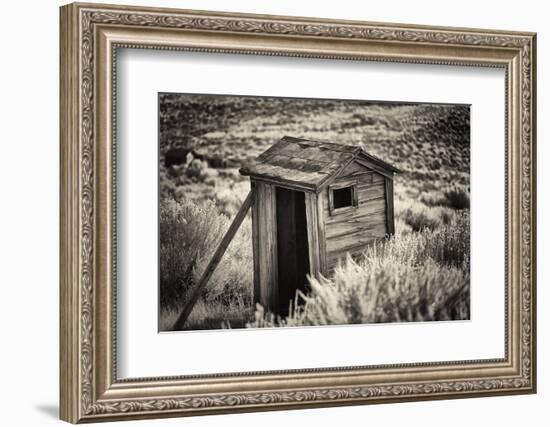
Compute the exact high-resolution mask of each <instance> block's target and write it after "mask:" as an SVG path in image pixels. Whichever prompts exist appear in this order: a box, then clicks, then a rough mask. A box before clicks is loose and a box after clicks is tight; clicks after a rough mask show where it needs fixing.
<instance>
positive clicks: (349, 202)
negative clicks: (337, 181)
mask: <svg viewBox="0 0 550 427" xmlns="http://www.w3.org/2000/svg"><path fill="white" fill-rule="evenodd" d="M332 191H333V193H332V196H333V200H334V209H340V208H347V207H348V206H353V187H343V188H337V189H334V190H332Z"/></svg>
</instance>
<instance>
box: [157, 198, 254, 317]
mask: <svg viewBox="0 0 550 427" xmlns="http://www.w3.org/2000/svg"><path fill="white" fill-rule="evenodd" d="M230 221H231V220H230V219H229V218H228V217H227V216H225V215H223V214H220V213H219V211H218V209H217V208H216V206H215V204H214V203H213V202H206V203H204V204H203V205H201V206H198V205H196V204H194V203H191V202H187V203H179V202H175V201H166V200H165V201H163V202H162V203H161V205H160V230H159V234H160V242H159V253H160V257H159V258H160V259H159V263H160V305H161V307H162V308H163V310H169V309H174V308H177V307H182V305H183V303H184V301H185V298H186V296H187V295H188V292H189V290H190V289H192V288H193V286H194V285H195V284H196V283H197V281H198V280H199V278H200V276H201V274H202V272H203V271H204V270H205V268H206V266H207V264H208V263H209V261H210V259H211V257H212V255H213V253H214V251H215V250H216V248H217V246H218V244H219V242H220V241H221V239H222V238H223V236H224V234H225V232H226V230H227V229H228V227H229V224H230ZM250 233H251V231H250V220H249V219H248V218H246V219H245V221H244V222H243V224H242V225H241V228H240V229H239V231H238V232H237V234H236V235H235V237H234V238H233V241H232V242H231V243H230V244H229V246H228V248H227V251H226V253H225V254H224V256H223V258H222V260H221V261H220V263H219V264H218V266H217V268H216V270H215V271H214V274H213V275H212V277H211V278H210V281H209V283H208V284H207V287H206V288H205V290H204V292H203V294H202V296H201V298H202V300H203V301H204V303H205V304H208V303H209V302H216V303H223V304H225V305H226V306H229V305H231V304H233V305H235V304H237V303H238V304H241V305H247V306H252V250H251V243H250ZM228 288H229V289H231V290H232V292H231V296H228V292H227V289H228Z"/></svg>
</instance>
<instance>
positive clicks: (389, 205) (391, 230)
mask: <svg viewBox="0 0 550 427" xmlns="http://www.w3.org/2000/svg"><path fill="white" fill-rule="evenodd" d="M386 222H387V228H388V234H395V214H394V209H393V179H390V178H387V177H386Z"/></svg>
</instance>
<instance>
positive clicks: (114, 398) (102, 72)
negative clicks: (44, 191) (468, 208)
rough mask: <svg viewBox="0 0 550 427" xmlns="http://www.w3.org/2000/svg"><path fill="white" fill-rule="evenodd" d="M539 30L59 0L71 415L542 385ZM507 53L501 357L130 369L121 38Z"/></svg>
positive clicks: (487, 59)
mask: <svg viewBox="0 0 550 427" xmlns="http://www.w3.org/2000/svg"><path fill="white" fill-rule="evenodd" d="M535 41H536V37H535V34H533V33H520V32H508V31H492V30H477V29H458V28H436V27H424V26H411V25H398V24H381V23H367V22H354V21H330V20H321V19H311V18H296V17H282V16H263V15H243V14H229V13H215V12H199V11H189V10H174V9H157V8H136V7H127V6H112V5H98V4H71V5H67V6H63V7H62V8H61V38H60V43H61V49H60V51H61V76H60V79H61V80H60V108H61V113H60V135H61V177H60V178H61V206H60V210H61V219H60V228H61V239H60V257H61V261H60V262H61V265H60V307H61V308H60V317H61V319H60V325H61V330H60V337H61V339H60V341H61V344H60V345H61V352H60V372H61V374H60V383H61V396H60V397H61V418H62V419H64V420H66V421H69V422H73V423H77V422H85V421H102V420H115V419H129V418H151V417H166V416H179V415H199V414H213V413H225V412H237V411H255V410H274V409H285V408H305V407H318V406H329V405H350V404H365V403H382V402H399V401H409V400H427V399H442V398H456V397H475V396H486V395H495V394H519V393H533V392H535V390H536V340H535V326H536V322H535V284H536V280H535V279H536V278H535V271H536V264H535V261H536V258H535V255H536V254H535V248H536V241H535V238H536V217H535V216H536V183H535V176H536V173H535V92H536V91H535V81H536V78H535V69H536V65H535V49H536V48H535ZM119 47H126V48H152V49H173V50H192V51H203V52H223V53H228V54H231V53H241V54H252V55H283V56H299V57H314V58H327V59H328V58H330V59H335V58H338V59H347V60H370V61H393V62H407V63H429V64H446V65H472V66H484V67H487V66H488V67H503V68H505V70H506V76H507V79H506V91H505V94H504V96H505V97H506V106H507V117H506V176H505V177H504V179H505V184H506V212H505V215H506V230H505V238H506V283H505V286H506V325H505V328H506V340H505V341H506V343H505V357H504V358H503V359H497V360H472V361H457V362H442V363H438V362H434V363H423V364H404V365H383V366H362V367H361V366H358V367H335V368H330V369H310V370H292V371H273V372H251V373H250V372H249V373H242V374H235V375H233V374H223V373H220V374H219V375H204V376H191V377H174V378H139V379H132V380H118V379H117V376H116V334H115V331H116V286H115V283H116V257H115V256H114V255H115V251H116V229H115V227H116V205H115V200H116V186H115V180H114V176H115V170H116V169H115V168H116V158H115V150H114V147H115V135H116V132H115V131H116V116H115V111H116V110H115V108H114V106H115V102H116V91H115V89H116V73H115V65H116V50H117V48H119Z"/></svg>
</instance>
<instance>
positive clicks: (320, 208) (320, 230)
mask: <svg viewBox="0 0 550 427" xmlns="http://www.w3.org/2000/svg"><path fill="white" fill-rule="evenodd" d="M327 192H328V191H327V190H326V189H324V190H323V191H321V192H320V193H319V194H317V235H318V239H319V271H320V273H321V274H322V275H326V273H327V247H326V238H325V218H326V217H327V216H326V208H325V205H326V201H325V199H326V198H327Z"/></svg>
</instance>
